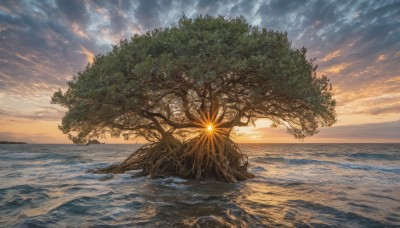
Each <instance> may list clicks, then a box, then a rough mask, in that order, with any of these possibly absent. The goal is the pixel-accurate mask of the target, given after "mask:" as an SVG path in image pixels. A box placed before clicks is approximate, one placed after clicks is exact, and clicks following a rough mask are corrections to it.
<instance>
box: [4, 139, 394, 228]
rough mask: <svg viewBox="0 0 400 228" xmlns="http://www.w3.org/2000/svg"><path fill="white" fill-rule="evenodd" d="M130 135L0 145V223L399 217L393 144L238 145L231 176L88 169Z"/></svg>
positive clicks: (114, 154)
mask: <svg viewBox="0 0 400 228" xmlns="http://www.w3.org/2000/svg"><path fill="white" fill-rule="evenodd" d="M137 147H138V146H137V145H136V146H135V145H93V146H88V147H77V146H73V145H1V146H0V170H1V171H2V172H0V215H1V216H0V224H2V225H1V226H3V225H4V226H6V227H10V226H14V225H17V226H23V227H30V226H48V225H52V226H93V225H118V226H151V227H153V226H156V227H157V226H159V227H164V226H167V227H168V226H170V227H177V226H178V227H179V226H200V227H204V226H208V227H215V226H219V227H229V226H242V227H247V226H250V227H257V226H272V227H274V226H284V227H286V226H287V227H291V226H324V225H329V226H340V227H343V226H345V227H354V226H356V227H381V226H393V227H395V226H400V206H399V205H400V145H399V144H392V145H389V144H383V145H379V144H378V145H376V144H375V145H374V144H369V145H362V144H356V145H354V144H337V145H333V144H331V145H310V144H299V145H285V144H281V145H261V144H259V145H241V147H242V150H243V151H244V152H245V153H247V154H248V155H249V156H250V163H251V167H250V170H251V172H252V173H254V174H255V175H256V177H255V178H254V179H251V180H248V181H244V182H239V183H235V184H227V183H220V182H216V181H213V180H206V181H200V182H199V181H192V180H189V181H188V180H183V179H180V178H173V177H169V178H164V179H150V178H148V177H139V178H131V176H132V173H135V172H134V171H132V172H131V173H128V174H121V175H104V174H91V173H86V172H85V171H86V170H89V169H92V168H94V167H99V166H107V165H109V164H111V163H113V162H117V161H121V160H123V159H124V158H125V157H126V156H128V155H129V154H130V153H131V152H132V151H133V150H134V149H135V148H137Z"/></svg>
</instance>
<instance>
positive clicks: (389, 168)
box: [252, 157, 400, 173]
mask: <svg viewBox="0 0 400 228" xmlns="http://www.w3.org/2000/svg"><path fill="white" fill-rule="evenodd" d="M252 160H253V161H255V162H256V163H264V164H265V163H266V164H275V163H283V164H288V165H335V166H338V167H340V168H345V169H360V170H366V171H383V172H392V173H400V166H397V165H370V164H360V163H352V162H334V161H325V160H314V159H304V158H284V157H253V158H252Z"/></svg>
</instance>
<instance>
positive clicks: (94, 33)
mask: <svg viewBox="0 0 400 228" xmlns="http://www.w3.org/2000/svg"><path fill="white" fill-rule="evenodd" d="M182 13H185V15H186V16H188V17H196V16H197V15H200V14H203V15H205V14H209V15H213V16H217V15H223V16H225V17H227V18H229V17H236V16H239V15H243V16H244V17H245V18H246V19H247V20H248V22H249V23H250V24H253V25H258V26H261V27H266V28H270V29H275V30H279V31H287V32H288V36H289V39H291V40H292V45H293V46H294V47H296V48H300V47H303V46H305V47H307V48H308V57H309V58H314V57H317V60H316V63H317V64H318V65H319V68H318V71H319V74H326V75H327V76H328V77H329V78H330V79H331V82H332V84H333V88H334V91H335V98H336V99H337V101H338V102H337V103H338V112H339V113H340V114H341V115H353V114H360V113H362V114H366V115H371V116H374V115H385V114H395V113H399V102H398V101H396V100H395V99H392V100H390V99H384V100H379V102H378V100H376V101H374V98H379V97H380V96H381V95H383V94H386V95H388V96H392V97H393V96H394V97H396V99H397V98H398V93H397V92H396V91H400V79H399V78H400V75H399V68H398V63H399V61H400V46H399V45H398V44H399V40H400V26H399V21H400V2H399V1H397V0H388V1H361V0H360V1H319V0H311V1H291V0H270V1H261V0H234V1H228V0H222V1H212V0H192V1H177V0H171V1H163V0H138V1H129V0H119V1H78V0H55V1H29V0H28V1H1V2H0V69H1V71H0V94H2V96H0V105H2V106H1V108H2V111H3V113H4V112H6V113H8V115H10V114H14V115H15V116H25V117H29V116H30V117H29V118H34V117H33V116H32V115H38V116H39V117H38V118H44V119H46V118H47V119H51V117H45V116H46V115H47V114H46V113H44V112H42V113H40V112H39V111H40V110H45V109H41V108H38V107H41V106H46V105H47V104H48V102H49V99H50V96H51V95H52V94H53V92H54V91H56V90H57V89H58V88H59V87H62V88H64V87H65V85H66V82H67V81H68V80H70V79H71V77H72V76H73V75H74V74H76V73H77V72H78V71H80V70H82V69H84V67H85V65H86V64H87V63H88V62H90V61H92V60H93V56H95V55H97V54H99V53H105V52H107V51H110V50H111V48H112V45H113V44H116V43H118V42H119V41H120V40H121V39H128V38H129V37H130V36H132V35H133V34H135V33H144V32H146V31H148V30H150V29H154V28H158V27H165V26H170V25H171V24H172V23H176V22H177V21H178V19H179V18H180V17H181V16H182ZM368 99H371V100H368ZM7 100H12V101H16V102H14V103H15V104H12V102H10V101H7ZM18 102H20V103H21V102H31V103H32V106H33V107H35V109H33V110H34V111H33V112H32V113H31V114H28V113H26V112H25V110H22V109H21V108H20V105H19V106H18V105H16V103H18ZM35 112H37V113H35ZM49 115H51V114H49ZM21 118H22V117H21ZM345 124H351V123H345Z"/></svg>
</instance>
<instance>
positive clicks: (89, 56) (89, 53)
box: [78, 45, 94, 63]
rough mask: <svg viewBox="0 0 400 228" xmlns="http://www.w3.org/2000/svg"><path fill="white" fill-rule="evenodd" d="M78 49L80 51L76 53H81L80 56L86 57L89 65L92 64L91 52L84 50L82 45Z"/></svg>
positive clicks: (92, 55) (92, 56)
mask: <svg viewBox="0 0 400 228" xmlns="http://www.w3.org/2000/svg"><path fill="white" fill-rule="evenodd" d="M80 47H81V50H80V51H78V52H79V53H81V54H84V55H86V58H87V60H88V62H89V63H93V58H94V54H93V52H91V51H89V50H88V49H86V48H85V47H83V46H82V45H80Z"/></svg>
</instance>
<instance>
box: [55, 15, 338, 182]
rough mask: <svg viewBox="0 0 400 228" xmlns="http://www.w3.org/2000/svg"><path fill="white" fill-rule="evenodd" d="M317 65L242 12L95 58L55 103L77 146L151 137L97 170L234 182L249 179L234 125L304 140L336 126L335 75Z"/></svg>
mask: <svg viewBox="0 0 400 228" xmlns="http://www.w3.org/2000/svg"><path fill="white" fill-rule="evenodd" d="M316 68H317V67H316V65H314V60H307V58H306V49H305V48H302V49H295V48H293V47H292V46H291V42H290V41H289V40H288V38H287V34H286V33H283V32H276V31H272V30H267V29H264V28H258V27H255V26H251V25H249V24H248V23H247V22H246V21H245V19H244V18H243V17H239V18H235V19H225V18H223V17H211V16H205V17H202V16H200V17H197V18H196V19H189V18H186V17H183V18H182V19H180V20H179V23H178V24H177V25H173V26H172V27H171V28H164V29H155V30H152V31H149V32H147V33H145V34H143V35H135V36H134V37H132V38H131V40H130V41H127V40H123V41H121V42H120V44H119V45H116V46H113V49H112V51H111V52H109V53H107V54H105V55H98V56H96V57H95V59H94V61H93V63H92V64H88V65H87V67H86V68H85V70H84V71H82V72H78V74H77V76H74V77H73V79H72V80H71V81H69V82H68V89H67V91H65V92H64V93H63V92H61V90H59V91H58V92H56V93H54V95H53V97H52V103H54V104H59V105H61V106H64V107H66V108H67V109H68V111H67V113H66V114H65V116H64V117H63V119H62V124H61V125H60V127H59V128H60V129H61V130H62V131H63V133H65V134H68V135H69V138H70V139H71V140H72V141H73V142H74V143H87V142H88V141H89V140H90V139H92V138H98V137H101V136H104V135H105V134H106V133H109V134H110V135H111V136H112V137H121V136H123V137H124V138H125V139H133V138H137V137H141V138H145V139H147V140H148V141H149V143H148V144H146V145H144V146H143V147H141V148H140V149H139V150H137V151H136V152H134V153H133V154H132V155H131V156H130V157H128V158H127V159H126V160H125V161H124V162H122V163H121V164H119V165H114V166H110V167H107V168H104V169H98V170H97V172H113V173H121V172H124V171H126V170H132V169H142V170H143V173H144V174H146V175H147V174H150V175H152V176H153V177H155V176H163V175H176V176H181V177H184V178H196V179H202V178H208V177H212V178H215V179H217V180H221V181H227V182H234V181H237V180H245V179H247V178H250V177H252V174H250V173H248V172H247V166H248V162H247V157H246V155H244V154H243V153H241V151H240V150H239V148H238V146H237V145H236V144H235V143H234V142H233V141H232V140H231V139H230V135H231V131H232V129H233V128H234V127H237V126H248V125H250V124H254V122H255V121H256V120H257V119H259V118H267V119H269V120H271V121H272V123H273V124H272V126H273V127H276V126H278V125H284V126H286V128H287V130H288V132H289V133H291V134H293V135H294V136H295V137H296V138H300V139H301V138H304V137H306V136H311V135H313V134H315V133H317V128H318V127H321V126H331V125H332V124H333V123H335V121H336V114H335V109H334V108H335V101H334V100H333V98H332V95H333V93H332V90H331V86H330V83H329V80H328V78H327V77H326V76H321V77H318V76H317V75H316Z"/></svg>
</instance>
